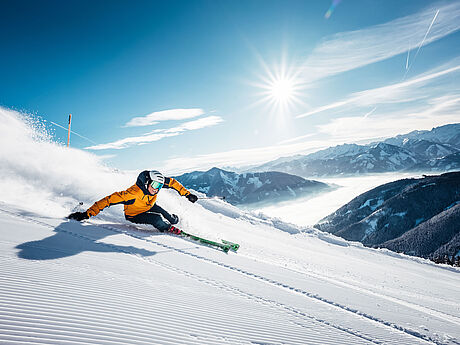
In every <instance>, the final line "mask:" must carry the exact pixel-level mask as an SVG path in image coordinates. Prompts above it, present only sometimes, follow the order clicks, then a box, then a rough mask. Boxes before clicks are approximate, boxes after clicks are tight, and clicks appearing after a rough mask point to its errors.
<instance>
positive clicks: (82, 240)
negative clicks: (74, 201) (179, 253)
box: [16, 221, 157, 260]
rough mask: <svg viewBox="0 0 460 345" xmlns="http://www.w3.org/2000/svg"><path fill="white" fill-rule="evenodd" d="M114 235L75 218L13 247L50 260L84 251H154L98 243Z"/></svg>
mask: <svg viewBox="0 0 460 345" xmlns="http://www.w3.org/2000/svg"><path fill="white" fill-rule="evenodd" d="M113 235H116V234H115V233H114V232H113V231H109V230H106V229H101V228H100V227H97V226H92V225H86V226H84V225H82V224H79V223H76V222H74V221H71V222H68V221H66V222H62V223H61V224H59V225H58V226H56V227H55V229H54V234H53V235H52V236H49V237H47V238H44V239H42V240H37V241H30V242H25V243H22V244H20V245H18V246H16V249H19V252H18V254H17V255H18V257H20V258H22V259H27V260H53V259H61V258H65V257H69V256H73V255H77V254H80V253H83V252H102V253H127V254H134V255H141V256H152V255H155V254H157V252H154V251H150V250H147V249H142V248H137V247H133V246H124V245H120V244H112V243H110V242H100V240H102V239H103V238H105V237H109V236H113Z"/></svg>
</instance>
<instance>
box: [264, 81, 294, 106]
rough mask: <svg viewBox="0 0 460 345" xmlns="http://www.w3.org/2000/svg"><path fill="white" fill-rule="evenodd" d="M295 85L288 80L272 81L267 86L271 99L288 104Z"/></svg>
mask: <svg viewBox="0 0 460 345" xmlns="http://www.w3.org/2000/svg"><path fill="white" fill-rule="evenodd" d="M295 91H296V90H295V83H294V82H293V81H292V80H289V79H278V80H274V81H273V82H272V83H271V85H269V92H270V94H271V97H272V98H273V99H274V100H275V101H277V102H289V101H290V100H291V99H293V97H294V95H295Z"/></svg>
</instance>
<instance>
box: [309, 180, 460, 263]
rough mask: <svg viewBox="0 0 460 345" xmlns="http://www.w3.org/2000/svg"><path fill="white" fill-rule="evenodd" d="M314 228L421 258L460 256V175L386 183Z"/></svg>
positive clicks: (345, 206) (362, 195)
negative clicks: (459, 254)
mask: <svg viewBox="0 0 460 345" xmlns="http://www.w3.org/2000/svg"><path fill="white" fill-rule="evenodd" d="M314 227H315V228H317V229H319V230H322V231H325V232H329V233H332V234H334V235H336V236H340V237H342V238H345V239H347V240H352V241H359V242H361V243H363V244H364V245H366V246H371V247H383V248H388V249H390V250H393V251H398V252H404V253H406V254H409V255H416V256H421V257H430V258H434V257H439V256H444V255H448V256H454V255H458V253H459V251H460V172H451V173H445V174H442V175H434V176H424V177H423V178H419V179H415V178H411V179H403V180H398V181H395V182H391V183H387V184H384V185H381V186H379V187H377V188H374V189H372V190H370V191H368V192H366V193H363V194H361V195H359V196H358V197H356V198H354V199H353V200H351V201H350V202H349V203H347V204H346V205H344V206H342V207H341V208H340V209H338V210H337V211H336V212H334V213H332V214H330V215H329V216H327V217H325V218H323V219H322V220H321V221H320V222H319V223H318V224H316V225H315V226H314Z"/></svg>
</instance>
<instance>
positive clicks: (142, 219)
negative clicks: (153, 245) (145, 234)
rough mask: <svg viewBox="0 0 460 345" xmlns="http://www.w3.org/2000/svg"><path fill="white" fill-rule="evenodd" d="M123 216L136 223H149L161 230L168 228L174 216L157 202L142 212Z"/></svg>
mask: <svg viewBox="0 0 460 345" xmlns="http://www.w3.org/2000/svg"><path fill="white" fill-rule="evenodd" d="M125 218H126V219H127V220H129V221H130V222H132V223H136V224H151V225H153V226H154V227H155V228H157V229H158V230H160V231H161V232H163V231H166V230H168V229H169V227H170V226H171V224H170V223H173V222H174V218H172V216H171V215H170V214H169V213H168V212H167V211H165V210H164V209H163V208H161V207H160V206H158V205H157V204H155V205H153V207H152V208H151V209H150V210H148V211H146V212H144V213H140V214H138V215H135V216H127V215H125ZM163 218H165V219H166V220H167V221H168V222H169V223H167V222H165V221H164V219H163Z"/></svg>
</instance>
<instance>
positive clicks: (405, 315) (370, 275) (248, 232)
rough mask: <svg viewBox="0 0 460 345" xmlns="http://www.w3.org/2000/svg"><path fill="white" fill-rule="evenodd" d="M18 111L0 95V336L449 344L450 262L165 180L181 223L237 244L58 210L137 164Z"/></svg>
mask: <svg viewBox="0 0 460 345" xmlns="http://www.w3.org/2000/svg"><path fill="white" fill-rule="evenodd" d="M26 122H27V121H26V120H25V119H24V118H22V117H21V116H20V115H19V114H17V113H15V112H12V111H9V110H5V109H1V108H0V144H1V151H0V191H1V192H0V257H1V258H0V343H5V344H16V343H20V344H366V343H370V344H373V343H374V344H376V343H377V344H382V343H383V344H429V343H436V344H459V343H460V317H459V315H460V307H459V301H460V290H459V287H460V276H459V273H458V271H457V270H455V269H453V268H449V267H446V266H436V265H434V264H432V263H430V262H428V261H425V260H421V259H415V258H410V257H407V256H403V255H399V254H395V253H391V252H389V251H386V250H384V251H378V250H372V249H368V248H364V247H362V246H361V245H359V244H356V243H349V242H346V241H344V240H342V239H339V238H336V237H333V236H330V235H327V234H322V233H320V232H317V231H315V230H313V229H307V228H305V229H301V228H298V227H295V226H292V225H289V224H285V223H282V222H280V221H277V220H273V219H268V218H262V217H259V216H257V215H255V214H251V213H247V212H243V211H240V210H239V209H237V208H234V207H232V206H230V205H228V204H225V203H223V202H221V201H218V200H211V201H206V202H205V201H200V202H197V203H196V204H191V203H189V202H188V201H187V200H186V199H185V198H181V197H180V196H179V195H178V194H177V193H174V192H172V191H169V190H163V191H161V194H160V197H159V204H160V205H162V206H163V207H165V208H166V209H168V210H169V211H171V212H173V213H177V214H179V215H180V217H181V222H180V224H179V227H181V228H183V229H186V230H188V231H189V232H191V233H195V234H198V235H202V236H205V237H207V238H210V239H215V240H219V239H221V238H224V239H228V240H230V241H235V242H239V243H240V244H241V248H240V250H239V252H238V253H237V254H235V253H229V254H225V253H223V252H221V251H218V250H215V249H212V248H209V247H206V246H202V245H197V244H196V243H194V242H190V241H187V240H184V239H181V238H178V237H174V236H170V235H165V234H160V233H157V232H152V231H146V230H148V229H149V228H148V227H147V226H144V227H133V226H131V225H130V224H128V223H127V222H126V221H125V220H124V219H123V216H122V207H121V206H115V207H111V208H109V209H106V210H104V211H103V212H102V213H101V214H100V215H98V216H97V217H95V218H92V219H91V220H90V221H87V222H83V223H78V222H74V221H70V222H69V221H67V220H65V219H64V218H63V217H64V216H65V215H67V214H68V213H69V211H70V210H72V208H74V206H75V205H76V204H77V202H78V201H80V200H81V201H83V202H84V203H85V205H84V206H85V207H88V206H89V205H91V203H92V202H93V201H95V200H98V199H100V198H101V197H103V196H105V195H107V194H109V193H111V192H113V191H115V190H122V189H125V188H126V187H128V186H130V185H132V184H133V183H134V181H135V177H136V176H137V173H138V172H135V173H119V172H114V171H112V170H111V169H109V168H106V167H103V166H102V165H101V164H100V163H99V162H98V161H97V159H96V158H95V157H94V156H91V155H89V154H87V153H85V152H82V151H79V150H73V149H66V148H64V147H61V146H59V145H56V144H54V143H51V142H49V141H48V138H47V137H46V136H44V135H43V133H42V132H41V131H37V130H36V129H34V128H33V127H31V126H30V124H29V123H28V124H26ZM146 168H155V167H154V166H146ZM306 212H308V210H306Z"/></svg>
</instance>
